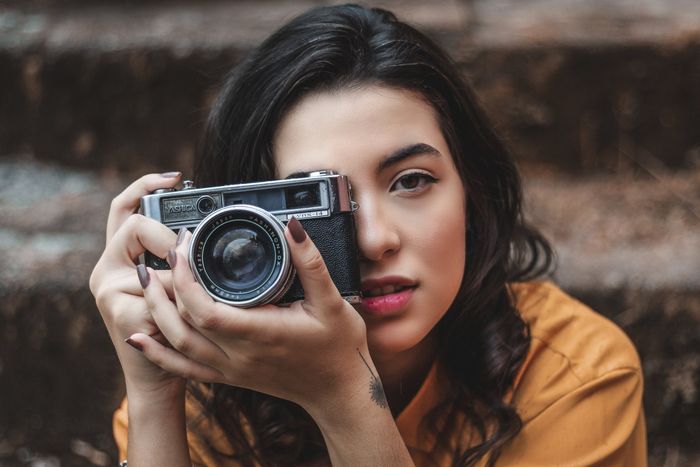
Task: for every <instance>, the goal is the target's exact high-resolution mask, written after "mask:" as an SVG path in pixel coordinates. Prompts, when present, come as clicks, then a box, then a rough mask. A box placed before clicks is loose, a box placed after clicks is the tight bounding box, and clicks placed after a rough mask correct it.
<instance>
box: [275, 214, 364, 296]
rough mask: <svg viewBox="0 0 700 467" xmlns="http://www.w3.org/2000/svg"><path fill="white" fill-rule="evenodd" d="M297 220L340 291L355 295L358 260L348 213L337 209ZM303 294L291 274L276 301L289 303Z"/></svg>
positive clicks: (358, 280)
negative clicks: (286, 288)
mask: <svg viewBox="0 0 700 467" xmlns="http://www.w3.org/2000/svg"><path fill="white" fill-rule="evenodd" d="M300 222H301V225H303V226H304V230H306V233H308V234H309V237H311V240H313V241H314V243H315V244H316V247H317V248H318V251H320V252H321V256H323V260H324V261H325V262H326V267H327V268H328V271H329V273H330V276H331V279H333V283H334V284H335V285H336V287H337V288H338V291H339V292H340V295H342V296H343V297H350V296H353V295H357V296H359V295H360V293H361V292H362V287H361V283H360V263H359V257H358V251H357V242H356V241H355V222H354V219H353V216H352V213H349V212H344V213H337V214H334V215H333V216H331V217H324V218H321V219H307V220H300ZM303 298H304V290H303V289H302V288H301V284H300V283H299V279H298V278H295V279H294V283H293V284H292V287H291V288H290V289H289V292H287V294H286V295H285V296H284V297H282V300H280V302H281V303H291V302H294V301H296V300H301V299H303Z"/></svg>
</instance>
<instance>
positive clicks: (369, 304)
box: [362, 276, 417, 317]
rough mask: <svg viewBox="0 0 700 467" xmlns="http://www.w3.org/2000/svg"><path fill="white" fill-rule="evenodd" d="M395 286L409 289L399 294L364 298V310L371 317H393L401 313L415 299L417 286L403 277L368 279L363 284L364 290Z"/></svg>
mask: <svg viewBox="0 0 700 467" xmlns="http://www.w3.org/2000/svg"><path fill="white" fill-rule="evenodd" d="M388 285H393V286H395V287H396V286H400V287H409V288H407V289H404V290H401V291H399V292H395V293H391V294H386V295H377V296H375V297H363V298H362V309H363V311H365V312H366V313H367V314H369V315H374V316H382V317H383V316H392V315H396V314H398V313H400V312H401V311H402V310H403V309H404V308H405V307H406V305H407V304H408V302H409V301H410V300H411V298H412V297H413V292H414V291H415V289H416V287H417V284H416V283H415V282H414V281H412V280H410V279H408V278H406V277H401V276H386V277H382V278H377V279H368V280H366V281H363V282H362V290H363V291H365V290H371V289H376V288H381V287H384V286H388Z"/></svg>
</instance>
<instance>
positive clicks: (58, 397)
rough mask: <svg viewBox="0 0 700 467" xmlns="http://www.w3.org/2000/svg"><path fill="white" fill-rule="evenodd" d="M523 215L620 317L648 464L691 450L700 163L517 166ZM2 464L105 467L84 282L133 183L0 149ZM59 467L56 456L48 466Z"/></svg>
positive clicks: (581, 285) (106, 446) (115, 383)
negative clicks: (603, 171)
mask: <svg viewBox="0 0 700 467" xmlns="http://www.w3.org/2000/svg"><path fill="white" fill-rule="evenodd" d="M524 169H525V170H524V173H525V181H526V187H525V188H526V190H525V193H526V199H527V203H528V206H527V213H526V214H527V218H528V219H530V221H531V222H532V223H533V224H535V225H537V226H539V227H540V228H541V229H542V231H543V232H544V233H545V235H546V236H548V237H549V238H550V239H551V240H552V243H553V244H554V246H555V248H556V249H557V251H558V253H559V269H558V271H557V273H556V274H555V279H556V281H557V282H558V283H559V284H560V285H562V287H563V288H564V289H565V290H567V291H569V292H571V293H572V294H574V295H575V296H576V297H578V298H580V299H581V300H583V301H584V302H586V303H589V304H591V305H592V306H593V308H594V309H596V310H598V311H599V312H601V313H603V314H604V315H606V316H608V317H610V318H611V319H612V320H614V321H615V322H617V323H618V324H619V325H620V326H622V328H623V329H625V331H626V332H627V333H628V334H629V336H630V337H631V339H632V340H633V341H634V342H635V344H636V346H637V348H638V350H639V353H640V355H641V357H642V361H643V365H644V372H645V378H646V396H645V404H646V413H647V421H648V428H649V446H650V452H651V454H652V463H651V465H659V466H660V465H671V464H667V461H668V460H669V459H671V460H673V459H676V460H677V461H678V462H679V464H677V465H692V462H691V460H692V459H695V460H697V459H700V451H698V447H697V443H695V440H696V435H697V427H698V426H700V391H699V390H700V388H699V387H698V384H699V381H698V379H697V374H698V369H699V366H698V365H699V363H698V362H700V337H699V336H700V267H699V266H700V216H699V215H698V208H699V207H700V169H695V170H686V171H684V172H681V173H666V174H656V176H652V175H649V174H647V175H641V174H636V175H634V176H632V175H620V174H618V175H614V176H613V175H595V176H590V177H586V178H572V177H570V176H567V175H564V174H553V173H549V172H543V171H542V170H540V169H539V168H529V167H525V168H524ZM0 180H3V184H2V185H0V257H1V258H3V267H2V268H0V400H2V401H13V403H11V404H8V403H4V404H0V465H2V466H5V465H25V464H26V463H28V462H29V461H27V462H24V461H22V459H24V460H27V459H35V460H36V459H39V460H42V461H44V462H49V461H50V462H55V461H60V462H62V463H63V464H64V465H86V466H87V465H114V462H115V461H116V458H115V456H116V454H115V452H114V446H113V443H112V441H111V435H110V415H111V412H112V410H113V408H114V407H115V404H116V403H117V401H118V400H119V398H120V397H121V396H122V394H123V387H122V383H121V377H120V373H119V369H118V365H117V362H116V360H115V357H114V354H113V351H112V349H111V344H110V342H109V338H108V336H107V333H106V332H105V330H104V327H103V325H102V323H101V321H100V317H99V313H98V312H97V310H96V309H95V306H94V303H93V299H92V297H91V295H90V292H89V290H88V287H87V282H88V277H89V274H90V271H91V269H92V267H93V265H94V264H95V262H96V261H97V259H98V257H99V255H100V251H101V249H102V248H103V245H104V238H103V229H104V225H105V222H106V215H107V209H108V206H109V202H110V200H111V198H112V197H113V196H114V195H115V194H116V193H118V192H119V191H120V190H121V189H122V188H123V187H124V186H126V185H127V184H128V183H129V181H130V180H129V179H128V178H127V177H124V176H121V175H115V174H114V173H112V172H104V173H96V172H91V171H86V170H82V169H80V170H78V169H75V168H69V167H65V166H60V165H56V164H48V163H46V162H43V161H41V160H36V159H33V158H30V157H27V156H25V157H18V156H10V155H6V156H5V157H2V158H0ZM47 465H58V464H47Z"/></svg>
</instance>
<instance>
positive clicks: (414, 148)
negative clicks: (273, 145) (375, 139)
mask: <svg viewBox="0 0 700 467" xmlns="http://www.w3.org/2000/svg"><path fill="white" fill-rule="evenodd" d="M418 155H430V156H436V157H439V156H440V155H441V153H440V151H438V150H437V149H435V148H434V147H432V146H431V145H429V144H426V143H415V144H409V145H408V146H404V147H402V148H399V149H397V150H396V151H393V152H392V153H390V154H389V155H387V156H386V157H385V158H384V159H382V161H381V162H380V163H379V165H378V166H377V173H380V172H382V171H383V170H385V169H386V168H387V167H391V166H392V165H396V164H398V163H399V162H401V161H403V160H405V159H408V158H409V157H413V156H418ZM318 170H322V169H315V170H304V171H299V172H294V173H291V174H289V175H287V176H286V177H285V178H284V179H285V180H287V179H290V178H301V177H306V176H308V175H309V173H311V172H315V171H318Z"/></svg>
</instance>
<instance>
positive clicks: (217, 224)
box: [190, 205, 294, 307]
mask: <svg viewBox="0 0 700 467" xmlns="http://www.w3.org/2000/svg"><path fill="white" fill-rule="evenodd" d="M283 229H284V226H283V225H282V223H281V222H280V221H279V220H277V218H276V217H275V216H273V215H272V214H270V213H269V212H267V211H265V210H263V209H260V208H258V207H256V206H250V205H236V206H229V207H226V208H223V209H219V210H218V211H215V212H214V213H212V214H211V215H209V216H207V217H206V218H205V219H204V220H203V221H202V222H201V223H200V224H199V225H198V226H197V228H196V229H195V231H194V233H193V238H192V243H191V245H190V265H191V267H192V271H193V273H194V275H195V277H196V279H197V280H198V281H199V282H200V283H201V284H202V285H203V286H204V288H205V289H206V290H207V292H208V293H209V294H210V295H211V296H212V297H214V298H215V299H217V300H219V301H222V302H225V303H229V304H231V305H236V306H240V307H249V306H256V305H259V304H263V303H268V302H274V301H276V300H278V299H279V298H281V297H282V295H284V293H286V291H287V290H288V289H289V286H290V285H291V282H292V280H293V278H294V269H293V268H292V266H291V261H290V257H289V251H288V247H287V243H286V241H285V239H284V234H283Z"/></svg>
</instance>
